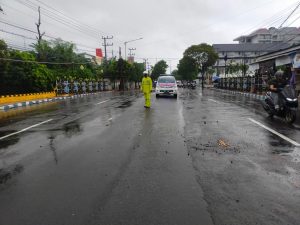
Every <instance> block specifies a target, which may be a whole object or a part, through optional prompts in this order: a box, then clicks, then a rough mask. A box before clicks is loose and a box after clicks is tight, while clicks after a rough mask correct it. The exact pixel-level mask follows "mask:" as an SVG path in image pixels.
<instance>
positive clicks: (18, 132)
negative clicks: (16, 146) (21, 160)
mask: <svg viewBox="0 0 300 225" xmlns="http://www.w3.org/2000/svg"><path fill="white" fill-rule="evenodd" d="M52 120H53V119H49V120H46V121H44V122H41V123H38V124H35V125H32V126H30V127H27V128H24V129H22V130H20V131H17V132H14V133H11V134H8V135H5V136H3V137H0V141H1V140H3V139H5V138H8V137H11V136H13V135H16V134H20V133H23V132H25V131H27V130H30V129H32V128H34V127H38V126H40V125H42V124H44V123H48V122H50V121H52Z"/></svg>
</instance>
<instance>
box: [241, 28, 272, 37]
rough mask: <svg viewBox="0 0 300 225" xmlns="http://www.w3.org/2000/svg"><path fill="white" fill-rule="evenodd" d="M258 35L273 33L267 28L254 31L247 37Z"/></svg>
mask: <svg viewBox="0 0 300 225" xmlns="http://www.w3.org/2000/svg"><path fill="white" fill-rule="evenodd" d="M258 34H271V33H270V31H269V30H268V29H266V28H260V29H257V30H255V31H253V32H252V33H251V34H249V35H247V36H255V35H258Z"/></svg>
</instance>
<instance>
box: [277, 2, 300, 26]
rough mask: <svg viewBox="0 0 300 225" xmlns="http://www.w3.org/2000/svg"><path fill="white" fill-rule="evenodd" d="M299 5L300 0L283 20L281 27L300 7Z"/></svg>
mask: <svg viewBox="0 0 300 225" xmlns="http://www.w3.org/2000/svg"><path fill="white" fill-rule="evenodd" d="M299 6H300V2H299V3H298V5H297V6H296V8H295V9H294V10H293V11H292V12H291V13H290V14H289V15H288V17H287V18H286V19H285V20H284V21H283V22H282V24H281V25H280V26H279V28H281V27H282V26H283V24H284V23H285V22H286V21H287V20H288V19H289V18H290V17H291V16H292V15H293V14H294V12H295V11H296V10H297V9H298V8H299Z"/></svg>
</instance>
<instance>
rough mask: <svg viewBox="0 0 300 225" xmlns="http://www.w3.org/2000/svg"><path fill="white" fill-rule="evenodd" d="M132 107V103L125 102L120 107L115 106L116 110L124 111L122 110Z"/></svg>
mask: <svg viewBox="0 0 300 225" xmlns="http://www.w3.org/2000/svg"><path fill="white" fill-rule="evenodd" d="M131 105H132V101H125V102H122V104H121V105H120V106H117V108H121V109H124V108H128V107H130V106H131Z"/></svg>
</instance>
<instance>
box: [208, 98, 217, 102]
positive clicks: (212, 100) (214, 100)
mask: <svg viewBox="0 0 300 225" xmlns="http://www.w3.org/2000/svg"><path fill="white" fill-rule="evenodd" d="M208 101H211V102H214V103H219V102H218V101H216V100H213V99H211V98H209V99H208Z"/></svg>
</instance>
